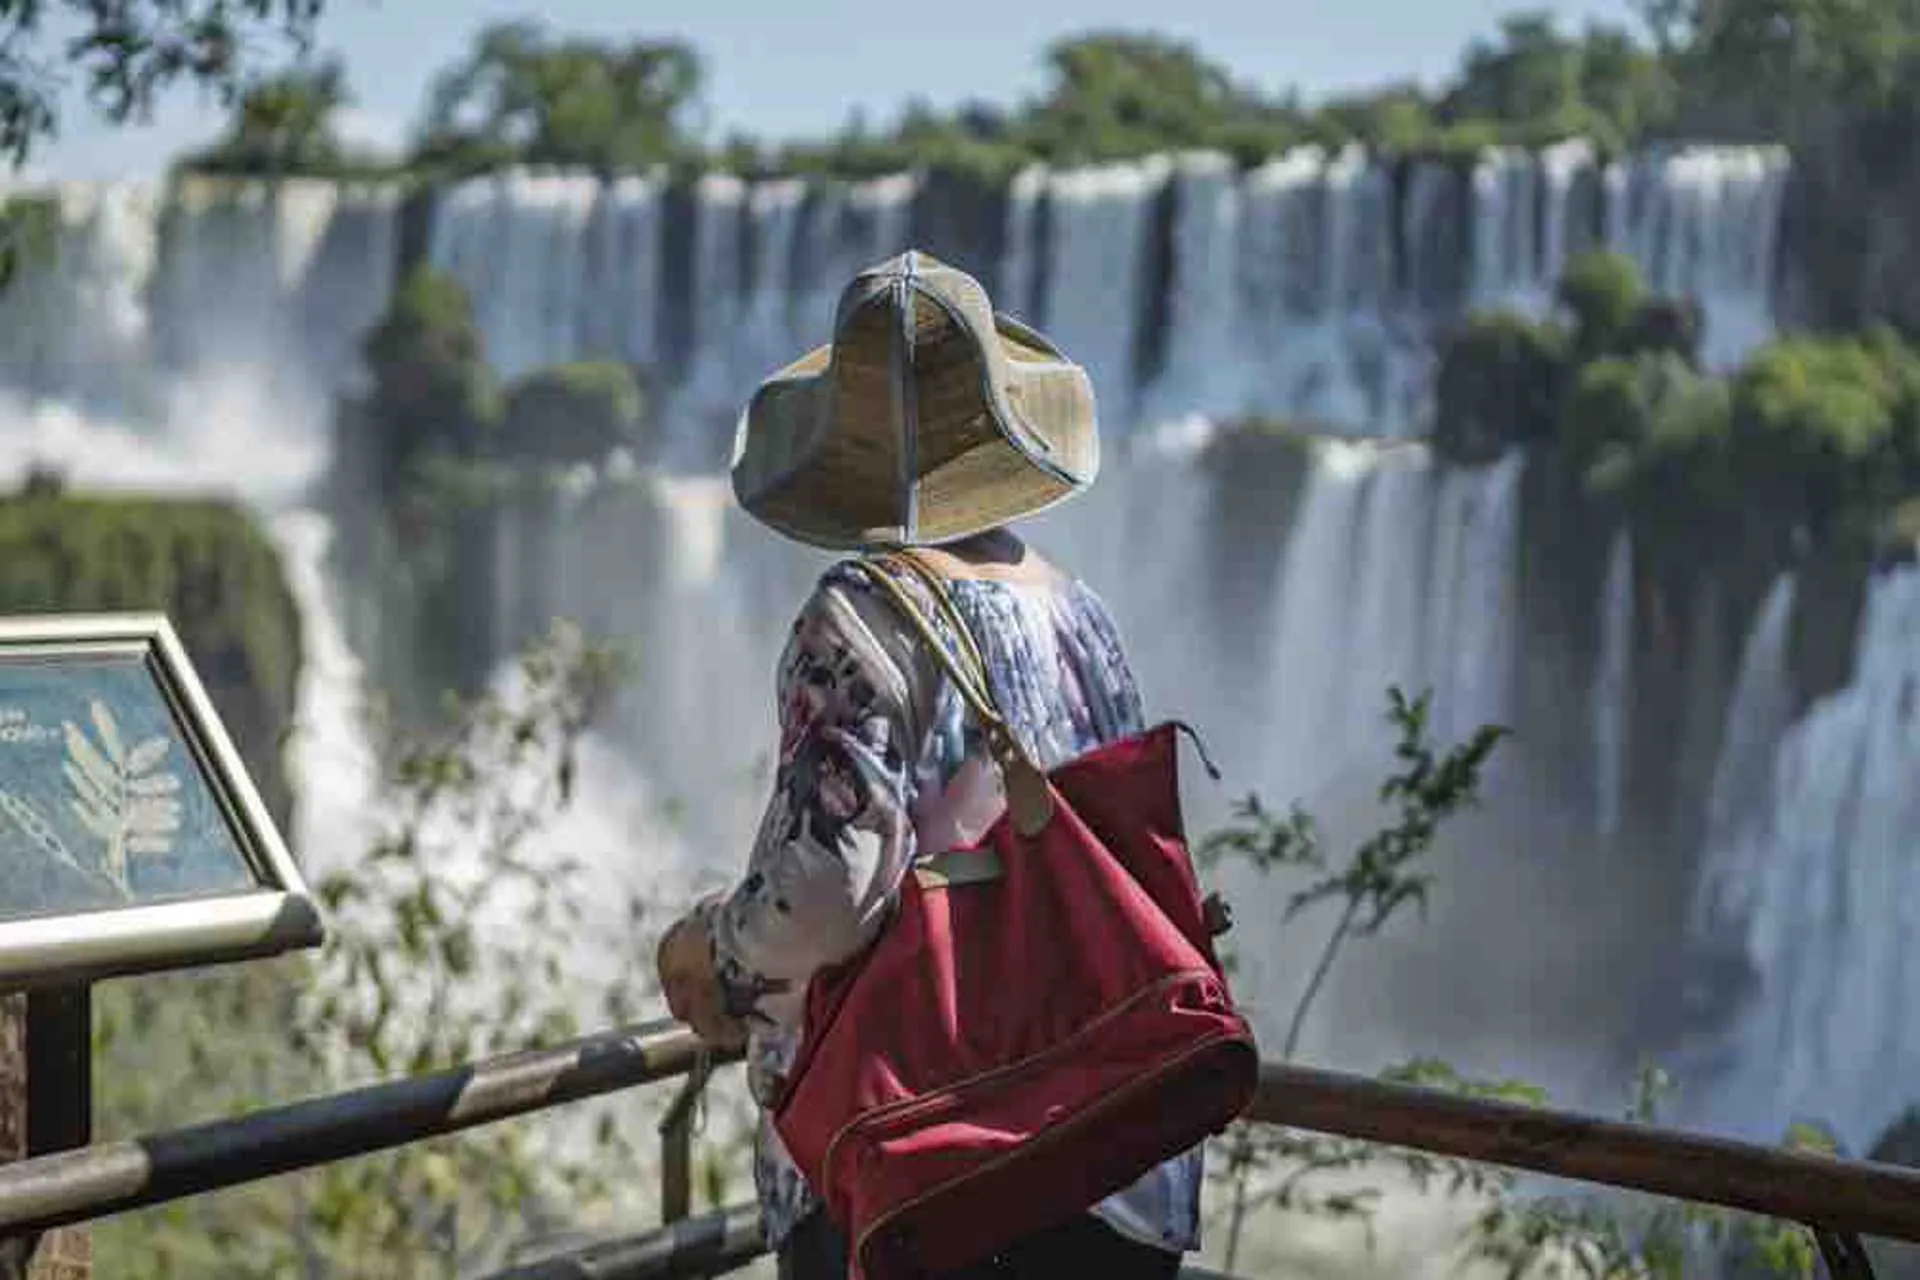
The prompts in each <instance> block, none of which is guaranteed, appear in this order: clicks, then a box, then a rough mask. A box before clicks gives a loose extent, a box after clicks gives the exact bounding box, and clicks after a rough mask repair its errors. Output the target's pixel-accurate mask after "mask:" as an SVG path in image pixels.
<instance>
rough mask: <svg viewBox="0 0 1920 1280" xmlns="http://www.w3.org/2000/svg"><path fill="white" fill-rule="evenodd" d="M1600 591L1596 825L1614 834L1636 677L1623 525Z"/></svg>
mask: <svg viewBox="0 0 1920 1280" xmlns="http://www.w3.org/2000/svg"><path fill="white" fill-rule="evenodd" d="M1600 590H1601V605H1600V608H1601V613H1600V661H1599V663H1598V664H1597V666H1596V669H1595V671H1594V674H1593V693H1592V696H1591V699H1590V702H1589V712H1588V714H1589V715H1591V716H1592V718H1593V737H1594V742H1593V756H1594V779H1593V795H1594V818H1595V826H1596V827H1597V828H1598V830H1599V833H1600V835H1601V836H1602V837H1603V838H1611V837H1612V836H1614V835H1615V834H1617V833H1618V832H1619V830H1620V810H1621V805H1622V803H1623V802H1624V795H1623V791H1624V787H1625V774H1626V766H1627V761H1626V753H1627V718H1628V714H1629V707H1630V705H1631V704H1630V699H1631V697H1632V687H1631V684H1630V681H1631V679H1632V676H1633V539H1632V537H1631V535H1629V534H1628V533H1627V531H1626V530H1625V529H1622V530H1620V531H1619V532H1618V533H1616V534H1615V535H1614V538H1613V549H1612V550H1611V551H1610V552H1608V554H1607V580H1606V585H1605V586H1603V587H1602V588H1601V589H1600Z"/></svg>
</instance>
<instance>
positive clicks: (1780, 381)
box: [1732, 335, 1920, 538]
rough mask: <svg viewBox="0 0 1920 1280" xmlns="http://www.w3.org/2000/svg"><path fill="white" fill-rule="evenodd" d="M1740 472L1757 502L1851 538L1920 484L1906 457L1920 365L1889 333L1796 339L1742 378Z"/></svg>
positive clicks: (1737, 429) (1736, 389) (1759, 359)
mask: <svg viewBox="0 0 1920 1280" xmlns="http://www.w3.org/2000/svg"><path fill="white" fill-rule="evenodd" d="M1732 399H1733V432H1734V443H1735V446H1736V448H1737V450H1738V455H1737V465H1738V466H1739V469H1740V472H1741V475H1742V478H1743V480H1745V482H1746V483H1747V485H1748V486H1749V487H1750V488H1751V490H1752V491H1753V492H1754V493H1755V495H1756V496H1758V497H1763V498H1767V499H1771V500H1774V501H1784V502H1787V503H1789V504H1790V505H1789V507H1788V510H1792V511H1795V512H1797V513H1798V514H1800V515H1802V516H1803V518H1804V519H1806V521H1807V522H1808V523H1809V525H1810V526H1811V527H1812V529H1813V530H1814V532H1816V533H1817V534H1835V535H1839V536H1840V537H1843V538H1845V537H1848V536H1849V535H1851V534H1854V533H1856V532H1858V530H1859V526H1860V523H1861V521H1862V520H1863V519H1870V518H1872V517H1873V516H1877V515H1878V513H1879V512H1880V511H1882V510H1884V509H1885V508H1886V507H1888V506H1890V505H1891V504H1892V503H1893V502H1896V501H1898V500H1899V499H1901V498H1903V497H1906V496H1909V495H1910V494H1911V492H1912V489H1913V487H1914V484H1915V481H1916V480H1920V476H1914V475H1912V474H1910V473H1908V471H1907V468H1906V467H1904V466H1903V465H1902V463H1903V462H1904V461H1905V459H1903V458H1902V457H1901V454H1902V453H1903V452H1904V451H1905V447H1906V442H1907V441H1908V440H1910V439H1911V438H1912V434H1913V425H1912V424H1913V422H1914V419H1915V415H1916V413H1917V412H1920V360H1917V359H1916V357H1915V355H1914V354H1913V353H1912V352H1911V351H1910V350H1908V349H1906V348H1905V347H1904V346H1903V345H1901V344H1900V343H1898V342H1897V341H1893V340H1891V339H1889V338H1888V337H1886V336H1885V335H1880V336H1877V337H1870V338H1867V339H1864V340H1863V339H1815V338H1788V339H1783V340H1782V341H1779V342H1776V343H1774V344H1772V345H1771V346H1769V347H1768V348H1767V349H1766V350H1764V351H1762V352H1760V353H1759V354H1758V355H1757V356H1756V357H1755V358H1754V359H1753V361H1752V362H1750V363H1749V364H1748V365H1747V367H1746V368H1744V369H1742V370H1741V371H1740V372H1739V373H1738V374H1737V375H1736V376H1735V377H1734V380H1733V388H1732Z"/></svg>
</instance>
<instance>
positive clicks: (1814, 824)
mask: <svg viewBox="0 0 1920 1280" xmlns="http://www.w3.org/2000/svg"><path fill="white" fill-rule="evenodd" d="M1781 608H1782V609H1783V610H1784V608H1785V606H1782V607H1781ZM1771 621H1772V619H1771V618H1770V617H1763V619H1762V624H1763V630H1762V631H1761V633H1760V636H1761V637H1762V638H1763V639H1765V641H1766V642H1765V643H1764V644H1763V643H1756V644H1755V646H1754V649H1755V651H1756V652H1759V653H1763V654H1764V653H1765V652H1766V651H1767V650H1770V649H1773V648H1775V647H1776V645H1777V643H1778V642H1777V641H1775V640H1772V639H1771V638H1769V637H1767V635H1766V631H1765V626H1766V624H1767V623H1769V622H1771ZM1916 636H1920V569H1915V568H1905V569H1900V570H1897V571H1893V572H1889V573H1886V574H1883V575H1881V576H1879V577H1878V578H1876V579H1875V581H1874V582H1873V584H1872V587H1871V589H1870V592H1869V595H1868V600H1867V607H1866V610H1865V612H1864V614H1863V616H1862V618H1861V621H1860V630H1859V637H1858V641H1857V644H1856V649H1855V656H1854V676H1853V680H1852V682H1851V683H1850V684H1849V685H1848V686H1847V687H1846V688H1844V689H1842V690H1840V691H1839V692H1837V693H1834V694H1832V695H1830V696H1829V697H1827V698H1824V699H1822V700H1821V701H1819V702H1818V703H1816V704H1815V705H1814V706H1813V707H1812V708H1810V709H1809V710H1808V711H1807V712H1806V713H1805V714H1804V715H1803V716H1802V717H1801V718H1800V719H1799V720H1798V721H1797V722H1796V723H1794V724H1793V725H1792V727H1791V728H1789V729H1788V730H1787V731H1786V733H1785V734H1784V736H1783V737H1781V738H1780V739H1779V741H1778V744H1777V745H1776V746H1775V748H1774V750H1773V753H1772V779H1771V781H1772V785H1771V787H1770V788H1769V791H1770V794H1768V795H1767V796H1765V797H1764V798H1763V799H1760V800H1758V801H1757V802H1755V801H1751V800H1749V801H1747V803H1750V804H1752V805H1753V807H1752V808H1751V809H1746V810H1741V809H1736V808H1735V804H1736V801H1735V800H1734V799H1733V798H1732V797H1733V796H1735V795H1737V794H1738V790H1739V789H1740V788H1741V785H1742V780H1741V779H1740V778H1739V777H1738V773H1739V772H1740V771H1739V770H1738V769H1736V768H1735V767H1733V766H1731V765H1730V766H1729V769H1728V770H1727V773H1726V774H1725V775H1724V776H1723V781H1724V783H1725V786H1726V787H1727V790H1728V793H1729V797H1730V798H1729V800H1728V802H1727V804H1726V805H1725V807H1724V810H1723V821H1724V830H1725V844H1724V846H1723V847H1721V848H1719V849H1717V850H1716V853H1717V857H1716V858H1715V859H1714V860H1713V861H1712V862H1711V863H1710V864H1709V865H1710V868H1711V870H1712V872H1713V877H1712V879H1711V880H1710V881H1709V882H1708V883H1709V889H1710V892H1709V893H1708V894H1707V895H1706V897H1705V901H1704V902H1703V914H1706V915H1707V916H1708V918H1709V923H1712V924H1717V925H1718V927H1719V928H1720V929H1721V930H1724V929H1726V928H1727V927H1728V925H1727V921H1728V919H1729V917H1731V919H1732V920H1733V921H1734V922H1736V923H1737V924H1738V925H1739V926H1741V933H1740V941H1741V943H1742V944H1743V952H1744V955H1745V958H1746V959H1747V961H1748V962H1749V963H1750V964H1751V965H1752V967H1753V969H1754V971H1755V972H1756V973H1757V975H1758V978H1759V984H1760V985H1759V990H1760V992H1761V996H1760V998H1759V999H1758V1000H1756V1001H1755V1002H1754V1003H1753V1004H1752V1006H1751V1007H1750V1008H1749V1009H1748V1010H1747V1011H1746V1012H1745V1015H1744V1016H1743V1017H1742V1019H1741V1020H1740V1022H1739V1023H1738V1024H1737V1026H1736V1027H1735V1029H1734V1031H1733V1032H1732V1036H1731V1039H1732V1046H1731V1047H1732V1049H1733V1052H1732V1054H1731V1055H1730V1059H1729V1067H1728V1071H1727V1074H1726V1077H1725V1078H1724V1079H1723V1080H1721V1081H1719V1082H1717V1085H1716V1087H1715V1089H1714V1090H1713V1092H1712V1094H1711V1103H1710V1105H1709V1106H1708V1107H1707V1108H1706V1111H1707V1119H1708V1121H1709V1122H1710V1123H1712V1124H1714V1125H1715V1127H1723V1128H1728V1129H1735V1130H1740V1131H1746V1132H1752V1133H1755V1136H1760V1137H1773V1136H1776V1135H1777V1133H1778V1131H1779V1130H1780V1129H1782V1128H1783V1127H1784V1126H1785V1124H1786V1123H1787V1122H1788V1121H1790V1120H1814V1121H1819V1122H1823V1123H1826V1124H1828V1125H1831V1126H1832V1127H1833V1129H1834V1131H1835V1132H1836V1133H1837V1134H1838V1135H1839V1136H1840V1138H1841V1140H1842V1141H1843V1142H1845V1143H1846V1144H1848V1146H1849V1147H1850V1148H1851V1149H1852V1150H1854V1151H1856V1152H1858V1151H1862V1150H1864V1149H1865V1148H1866V1147H1867V1146H1869V1145H1871V1144H1872V1142H1873V1141H1874V1139H1875V1138H1876V1137H1877V1136H1878V1134H1879V1132H1880V1130H1881V1129H1882V1128H1883V1127H1884V1126H1885V1125H1886V1124H1887V1123H1889V1122H1890V1121H1891V1120H1892V1119H1893V1118H1894V1117H1895V1116H1896V1115H1898V1114H1899V1113H1900V1112H1901V1111H1902V1110H1904V1109H1905V1108H1906V1107H1907V1106H1908V1105H1910V1104H1911V1103H1912V1102H1913V1099H1914V1093H1915V1088H1916V1086H1915V1081H1920V1023H1917V1022H1916V1020H1915V1018H1914V1016H1913V1015H1914V1010H1915V1007H1916V1006H1915V999H1916V996H1915V993H1916V992H1920V948H1916V947H1914V946H1913V945H1912V939H1913V938H1914V937H1915V936H1916V932H1920V860H1916V859H1915V858H1914V856H1913V852H1914V843H1915V839H1916V833H1917V832H1920V788H1916V787H1915V785H1914V783H1915V780H1916V779H1920V644H1917V643H1915V637H1916ZM1754 665H1755V669H1756V671H1758V672H1760V673H1759V674H1756V675H1755V677H1754V680H1753V685H1754V688H1753V690H1752V696H1753V700H1754V703H1755V704H1756V705H1755V706H1754V707H1753V708H1752V709H1751V710H1750V712H1749V714H1752V715H1753V716H1754V717H1755V718H1756V719H1757V718H1760V717H1762V716H1764V715H1766V714H1767V708H1768V707H1769V706H1775V707H1777V705H1778V699H1777V695H1776V694H1774V693H1773V691H1772V690H1771V689H1770V688H1769V686H1770V685H1772V684H1773V683H1774V680H1775V679H1776V677H1773V676H1771V675H1769V674H1766V673H1765V672H1764V671H1763V670H1761V668H1762V666H1763V663H1762V661H1760V660H1756V662H1755V664H1754ZM1734 746H1735V748H1736V750H1737V751H1739V752H1741V753H1742V754H1744V753H1746V752H1750V751H1751V750H1752V746H1751V743H1750V742H1740V741H1736V742H1735V744H1734ZM1747 794H1748V795H1749V796H1750V795H1751V794H1752V793H1751V791H1748V792H1747ZM1742 798H1744V797H1742ZM1743 819H1744V820H1745V821H1743Z"/></svg>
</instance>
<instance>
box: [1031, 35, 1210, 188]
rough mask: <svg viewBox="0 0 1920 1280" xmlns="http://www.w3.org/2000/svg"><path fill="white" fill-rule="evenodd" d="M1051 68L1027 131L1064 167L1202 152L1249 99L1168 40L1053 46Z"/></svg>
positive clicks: (1088, 38) (1190, 50)
mask: <svg viewBox="0 0 1920 1280" xmlns="http://www.w3.org/2000/svg"><path fill="white" fill-rule="evenodd" d="M1045 62H1046V66H1047V69H1048V72H1049V76H1050V80H1049V84H1048V86H1047V89H1046V91H1045V93H1044V94H1043V95H1042V96H1041V98H1040V100H1039V101H1038V102H1036V103H1034V104H1033V105H1032V106H1031V107H1030V108H1029V109H1028V111H1027V112H1026V118H1025V120H1024V121H1023V125H1024V130H1023V132H1024V133H1025V135H1026V137H1027V138H1028V140H1029V141H1030V143H1031V144H1032V145H1034V146H1035V147H1037V148H1038V149H1039V150H1040V151H1041V152H1042V153H1043V154H1044V155H1046V156H1048V157H1049V158H1051V159H1054V160H1057V161H1063V162H1071V161H1081V160H1106V159H1113V158H1116V157H1120V156H1126V155H1137V154H1140V153H1141V152H1142V151H1147V150H1156V149H1168V148H1178V147H1194V146H1200V145H1202V144H1203V143H1204V142H1205V141H1206V139H1207V136H1208V134H1209V132H1210V131H1211V130H1212V129H1213V128H1215V127H1217V126H1218V125H1219V124H1220V123H1221V122H1222V121H1223V120H1225V119H1226V118H1228V117H1230V116H1232V115H1233V114H1234V110H1235V108H1236V106H1237V105H1238V104H1239V103H1240V102H1241V101H1242V100H1243V98H1244V97H1245V96H1246V95H1243V94H1242V92H1241V91H1240V90H1238V89H1237V88H1236V87H1235V86H1234V84H1233V81H1232V79H1231V78H1230V77H1229V76H1228V74H1227V72H1226V71H1225V69H1223V68H1222V67H1219V66H1217V65H1215V64H1214V63H1211V62H1209V61H1207V60H1206V59H1205V58H1203V57H1201V56H1200V53H1199V52H1198V50H1196V49H1195V48H1194V47H1193V46H1192V45H1189V44H1186V43H1184V42H1182V41H1177V40H1170V39H1167V38H1165V37H1161V36H1150V35H1136V34H1131V33H1125V32H1095V33H1090V34H1087V35H1081V36H1076V37H1074V38H1072V39H1069V40H1060V41H1056V42H1055V43H1054V44H1052V45H1050V46H1049V47H1048V48H1047V51H1046V57H1045Z"/></svg>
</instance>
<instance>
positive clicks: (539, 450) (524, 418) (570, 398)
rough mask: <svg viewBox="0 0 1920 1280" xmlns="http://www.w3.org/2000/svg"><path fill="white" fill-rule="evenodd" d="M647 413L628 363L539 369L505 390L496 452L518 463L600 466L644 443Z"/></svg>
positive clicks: (587, 364) (571, 365)
mask: <svg viewBox="0 0 1920 1280" xmlns="http://www.w3.org/2000/svg"><path fill="white" fill-rule="evenodd" d="M645 409H646V401H645V398H644V397H643V396H642V394H641V391H640V383H639V379H638V378H637V377H636V376H635V374H634V372H633V370H632V369H631V368H629V367H628V366H626V365H624V364H615V363H612V362H593V363H589V362H582V363H577V364H564V365H556V366H554V367H553V368H549V369H540V370H536V371H535V372H533V373H530V374H528V375H527V376H526V377H524V378H522V379H521V380H520V381H518V382H516V383H514V384H513V385H512V386H511V387H509V388H507V393H506V411H505V413H504V414H503V416H502V419H501V426H500V431H499V433H498V437H497V439H496V440H495V441H494V444H493V452H494V454H495V455H496V456H499V457H503V458H511V459H515V460H525V461H536V462H549V463H570V462H592V463H597V462H600V461H602V460H603V459H605V458H606V456H607V454H608V453H609V452H611V451H612V450H614V449H616V448H620V447H623V446H624V447H626V448H629V449H631V448H633V447H635V446H636V445H638V444H639V443H640V439H639V435H640V424H641V421H642V419H643V417H644V415H645Z"/></svg>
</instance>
